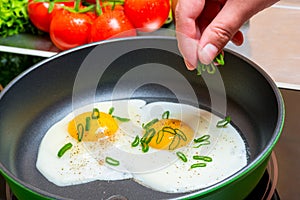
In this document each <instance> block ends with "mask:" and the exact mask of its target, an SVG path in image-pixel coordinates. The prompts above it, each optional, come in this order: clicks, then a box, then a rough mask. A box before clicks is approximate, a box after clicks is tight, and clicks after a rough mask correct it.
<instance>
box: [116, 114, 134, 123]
mask: <svg viewBox="0 0 300 200" xmlns="http://www.w3.org/2000/svg"><path fill="white" fill-rule="evenodd" d="M112 117H113V118H115V119H117V120H119V121H120V122H129V121H130V119H128V118H125V117H118V116H115V115H113V116H112Z"/></svg>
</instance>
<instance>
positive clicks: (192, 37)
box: [175, 0, 204, 70]
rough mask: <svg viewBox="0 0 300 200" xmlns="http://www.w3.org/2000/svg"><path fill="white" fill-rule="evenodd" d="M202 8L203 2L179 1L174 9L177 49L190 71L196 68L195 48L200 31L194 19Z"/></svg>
mask: <svg viewBox="0 0 300 200" xmlns="http://www.w3.org/2000/svg"><path fill="white" fill-rule="evenodd" d="M203 7H204V1H203V0H189V2H187V1H185V0H179V1H178V3H177V6H176V9H175V21H176V31H177V33H176V37H177V40H178V48H179V50H180V52H181V54H182V56H183V58H184V60H185V62H186V64H187V68H188V69H190V70H192V69H195V68H196V66H197V62H198V61H197V60H198V55H197V48H198V40H199V38H200V31H199V28H198V26H197V24H196V19H197V17H198V16H199V15H200V13H201V11H202V9H203Z"/></svg>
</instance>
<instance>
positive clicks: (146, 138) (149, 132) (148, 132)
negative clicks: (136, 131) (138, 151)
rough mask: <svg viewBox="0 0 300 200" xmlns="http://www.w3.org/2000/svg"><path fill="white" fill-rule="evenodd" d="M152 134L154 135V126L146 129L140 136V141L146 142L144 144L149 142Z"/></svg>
mask: <svg viewBox="0 0 300 200" xmlns="http://www.w3.org/2000/svg"><path fill="white" fill-rule="evenodd" d="M154 135H155V130H154V128H150V129H147V130H146V133H145V135H144V136H143V137H142V139H141V141H142V142H144V143H146V144H149V143H150V142H151V140H152V138H153V137H154Z"/></svg>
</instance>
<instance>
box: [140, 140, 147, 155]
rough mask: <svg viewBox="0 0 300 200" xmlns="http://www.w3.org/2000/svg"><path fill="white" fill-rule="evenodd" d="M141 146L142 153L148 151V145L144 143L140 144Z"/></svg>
mask: <svg viewBox="0 0 300 200" xmlns="http://www.w3.org/2000/svg"><path fill="white" fill-rule="evenodd" d="M141 145H142V151H143V152H144V153H146V152H148V151H149V145H148V144H147V143H145V142H141Z"/></svg>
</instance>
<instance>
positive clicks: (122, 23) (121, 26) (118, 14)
mask: <svg viewBox="0 0 300 200" xmlns="http://www.w3.org/2000/svg"><path fill="white" fill-rule="evenodd" d="M129 36H136V30H135V28H134V26H133V25H132V24H131V22H130V21H129V20H128V18H127V17H126V16H125V14H124V12H123V11H121V10H110V11H109V10H106V11H105V12H103V13H102V14H101V15H100V16H98V17H97V19H96V20H95V21H94V24H93V26H92V28H91V35H90V42H96V41H100V40H105V39H108V38H119V37H129Z"/></svg>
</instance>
